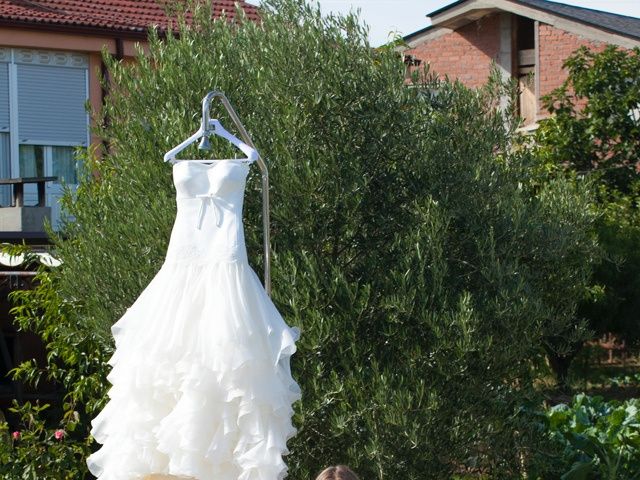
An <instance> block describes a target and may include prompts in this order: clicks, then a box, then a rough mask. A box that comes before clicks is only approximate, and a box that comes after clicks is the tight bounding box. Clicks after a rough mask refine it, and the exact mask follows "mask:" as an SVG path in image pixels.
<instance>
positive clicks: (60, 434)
mask: <svg viewBox="0 0 640 480" xmlns="http://www.w3.org/2000/svg"><path fill="white" fill-rule="evenodd" d="M53 436H54V437H56V440H60V439H62V437H64V430H56V431H55V432H54V434H53Z"/></svg>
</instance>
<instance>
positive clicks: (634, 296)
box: [536, 45, 640, 349]
mask: <svg viewBox="0 0 640 480" xmlns="http://www.w3.org/2000/svg"><path fill="white" fill-rule="evenodd" d="M565 67H566V68H567V69H568V72H569V75H568V78H567V80H566V81H565V82H564V84H563V85H562V86H561V87H559V88H558V89H556V90H554V91H553V92H552V93H551V94H549V95H547V96H546V97H544V98H543V104H544V107H545V108H547V109H548V110H549V112H551V113H553V114H554V116H553V117H551V118H549V119H546V120H543V121H541V122H540V128H539V129H538V130H537V132H536V143H537V145H538V147H537V153H538V155H539V156H540V158H541V159H542V162H543V165H544V170H545V171H546V172H547V173H548V174H550V175H551V176H554V175H557V174H558V173H560V174H563V173H565V172H566V173H568V174H569V175H570V176H571V177H573V178H581V177H584V176H588V177H590V178H591V180H592V181H593V182H595V183H596V184H597V185H598V188H597V189H596V193H595V195H594V199H593V202H592V203H593V204H592V207H591V208H593V209H594V210H595V211H596V212H597V213H598V216H599V221H598V224H597V226H596V230H597V233H598V238H599V241H600V243H601V244H602V246H603V249H604V250H605V256H604V258H603V261H602V262H601V263H600V265H598V266H597V268H596V272H595V275H594V283H595V287H594V290H593V293H594V295H593V296H592V298H591V300H590V301H588V302H585V303H584V304H583V305H582V306H581V309H580V313H581V315H583V316H585V317H587V318H588V319H589V322H590V327H591V328H592V329H593V330H594V332H596V333H598V334H602V333H605V332H614V333H617V334H618V335H619V336H620V337H622V338H624V339H626V341H627V344H628V345H629V346H630V347H634V346H635V348H636V349H637V348H638V347H640V328H639V327H640V325H639V323H638V315H637V312H638V311H639V309H640V296H639V295H638V291H639V290H640V210H639V208H638V206H639V205H638V203H639V201H640V176H639V175H638V172H640V48H634V49H632V50H623V49H618V48H617V47H615V46H612V45H610V46H608V47H607V48H606V49H605V50H604V51H602V52H600V53H596V52H593V51H592V50H589V49H587V48H586V47H582V48H580V49H578V50H577V51H576V52H575V53H574V54H573V55H571V56H570V57H569V58H568V59H567V60H566V62H565ZM585 102H586V105H584V107H578V105H582V104H584V103H585Z"/></svg>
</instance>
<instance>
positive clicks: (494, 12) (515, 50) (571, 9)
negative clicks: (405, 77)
mask: <svg viewBox="0 0 640 480" xmlns="http://www.w3.org/2000/svg"><path fill="white" fill-rule="evenodd" d="M427 16H428V17H429V18H430V19H431V25H430V26H428V27H426V28H424V29H422V30H419V31H417V32H414V33H412V34H410V35H407V36H406V37H404V40H405V42H406V43H407V45H408V47H405V48H403V49H402V50H403V53H404V55H405V56H410V58H411V59H413V60H417V61H418V62H419V63H421V64H422V65H421V66H423V65H424V64H425V63H428V64H429V65H430V69H431V71H433V72H436V73H438V74H439V75H440V76H441V77H444V75H445V74H446V75H448V76H449V77H450V78H452V79H453V78H457V79H459V80H460V81H461V82H463V83H464V84H465V85H467V86H469V87H478V86H480V85H482V84H484V83H485V81H486V80H487V76H488V74H489V71H490V67H491V61H492V60H495V62H496V64H497V66H498V67H499V69H500V71H501V72H502V74H503V76H504V77H514V78H517V79H518V82H519V85H520V98H519V110H520V116H521V117H523V118H524V125H525V127H527V128H535V126H536V125H537V121H538V120H540V119H541V118H544V117H545V116H546V115H548V113H546V112H545V111H544V109H541V104H540V97H541V96H543V95H545V94H547V93H549V92H551V91H552V90H553V89H554V88H556V87H558V86H560V85H561V83H562V82H563V81H564V80H565V79H566V77H567V73H566V71H564V70H563V68H562V64H563V62H564V60H565V59H566V58H567V57H568V56H569V55H570V54H571V53H572V52H573V51H575V50H576V49H577V48H578V47H579V46H581V45H586V46H588V47H589V48H591V49H593V50H595V51H600V50H603V49H604V47H605V46H606V45H607V44H613V45H618V46H619V47H622V48H633V47H640V18H634V17H627V16H624V15H617V14H614V13H607V12H601V11H598V10H592V9H588V8H582V7H575V6H570V5H565V4H562V3H556V2H550V1H547V0H459V1H456V2H453V3H451V4H450V5H447V6H445V7H443V8H440V9H438V10H436V11H434V12H431V13H429V14H428V15H427ZM418 62H412V63H418ZM412 68H415V67H412ZM419 68H421V67H419Z"/></svg>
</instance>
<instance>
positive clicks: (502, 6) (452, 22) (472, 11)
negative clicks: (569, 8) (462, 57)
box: [404, 0, 640, 49]
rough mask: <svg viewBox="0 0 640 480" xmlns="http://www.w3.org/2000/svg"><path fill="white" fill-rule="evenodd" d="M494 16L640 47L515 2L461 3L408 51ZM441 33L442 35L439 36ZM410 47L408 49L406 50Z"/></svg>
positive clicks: (436, 15)
mask: <svg viewBox="0 0 640 480" xmlns="http://www.w3.org/2000/svg"><path fill="white" fill-rule="evenodd" d="M493 12H509V13H513V14H515V15H520V16H522V17H526V18H530V19H532V20H537V21H539V22H542V23H546V24H548V25H551V26H554V27H556V28H559V29H561V30H565V31H567V32H571V33H574V34H576V35H579V36H582V37H585V38H587V39H589V40H594V41H600V42H605V43H611V44H614V45H619V46H621V47H625V48H633V47H638V46H640V39H637V38H632V37H627V36H624V35H622V34H620V33H617V32H611V31H607V30H606V29H604V28H597V27H594V26H591V25H588V24H586V23H582V22H579V21H577V20H571V19H569V18H565V17H562V16H560V15H558V14H554V13H550V12H546V11H544V10H540V9H537V8H533V7H530V6H526V5H522V4H519V3H518V2H517V0H516V1H512V0H460V1H458V2H455V3H453V4H450V5H448V6H446V7H443V8H441V9H439V10H435V11H434V12H431V13H430V14H429V15H427V16H428V17H429V18H431V25H430V26H429V27H427V28H424V29H422V30H418V31H417V32H414V33H411V34H409V35H406V36H405V37H404V39H405V41H406V42H407V44H408V45H409V47H408V48H414V47H415V46H417V45H419V44H421V43H424V42H425V41H427V40H430V39H433V38H436V37H438V36H440V35H442V34H444V33H449V32H451V31H453V30H456V29H458V28H460V27H462V26H464V25H466V24H468V23H471V22H475V21H476V20H478V19H480V18H482V17H484V16H486V15H488V14H490V13H493ZM438 31H440V32H438ZM406 48H407V47H404V49H406Z"/></svg>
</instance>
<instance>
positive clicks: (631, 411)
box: [547, 394, 640, 480]
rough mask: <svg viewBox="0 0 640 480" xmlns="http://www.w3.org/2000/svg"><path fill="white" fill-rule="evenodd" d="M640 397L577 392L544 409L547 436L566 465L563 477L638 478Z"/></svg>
mask: <svg viewBox="0 0 640 480" xmlns="http://www.w3.org/2000/svg"><path fill="white" fill-rule="evenodd" d="M639 409H640V400H638V399H631V400H627V401H625V402H619V401H616V400H611V401H609V402H605V401H604V400H603V398H602V397H600V396H595V397H589V396H587V395H584V394H579V395H576V396H575V397H574V398H573V401H572V403H571V404H570V405H566V404H559V405H556V406H554V407H552V408H550V409H549V410H548V411H547V418H548V424H547V427H548V428H549V432H550V437H551V439H552V441H554V442H557V443H558V445H559V451H561V452H562V462H563V463H564V464H565V465H567V467H565V468H567V470H566V473H564V474H563V475H562V477H561V478H562V480H582V479H589V478H599V479H602V480H633V479H637V478H640V412H639Z"/></svg>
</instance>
